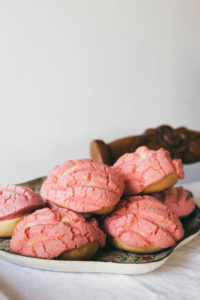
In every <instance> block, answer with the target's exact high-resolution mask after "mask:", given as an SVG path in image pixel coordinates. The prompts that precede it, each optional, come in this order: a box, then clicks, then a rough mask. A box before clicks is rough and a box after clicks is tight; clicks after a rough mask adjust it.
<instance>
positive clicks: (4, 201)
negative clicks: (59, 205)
mask: <svg viewBox="0 0 200 300" xmlns="http://www.w3.org/2000/svg"><path fill="white" fill-rule="evenodd" d="M44 206H45V202H44V201H43V199H42V198H41V197H40V195H38V194H36V193H35V192H34V191H32V190H31V189H30V188H28V187H25V186H17V185H16V186H15V185H10V184H7V185H0V220H1V221H2V220H10V219H14V218H18V217H21V216H23V215H25V214H28V213H32V212H33V211H34V210H36V209H38V208H42V207H44Z"/></svg>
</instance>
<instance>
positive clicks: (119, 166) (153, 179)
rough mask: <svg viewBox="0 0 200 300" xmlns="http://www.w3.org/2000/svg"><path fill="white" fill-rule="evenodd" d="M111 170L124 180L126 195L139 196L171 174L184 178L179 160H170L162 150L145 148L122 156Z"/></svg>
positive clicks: (167, 154)
mask: <svg viewBox="0 0 200 300" xmlns="http://www.w3.org/2000/svg"><path fill="white" fill-rule="evenodd" d="M113 168H114V169H115V170H116V171H117V172H118V173H120V174H121V175H122V176H123V178H124V181H125V191H124V193H125V194H126V195H136V194H139V193H141V192H142V191H143V190H144V189H145V188H147V187H148V186H150V185H151V184H154V183H157V182H159V181H161V180H162V179H164V178H165V177H166V176H168V175H171V174H175V175H177V176H178V177H179V178H181V179H182V178H184V171H183V164H182V162H181V160H180V159H174V160H172V159H171V157H170V154H169V152H168V151H166V150H164V149H163V148H161V149H159V150H157V151H152V150H150V149H148V148H147V147H145V146H142V147H139V148H137V150H136V151H135V152H133V153H126V154H124V155H122V156H121V157H120V158H119V159H118V160H117V161H116V163H115V164H114V165H113Z"/></svg>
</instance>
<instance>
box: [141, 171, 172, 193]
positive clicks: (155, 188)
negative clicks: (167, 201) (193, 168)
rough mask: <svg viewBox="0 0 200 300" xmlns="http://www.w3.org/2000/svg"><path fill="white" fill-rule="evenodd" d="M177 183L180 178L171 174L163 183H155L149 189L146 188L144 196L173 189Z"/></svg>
mask: <svg viewBox="0 0 200 300" xmlns="http://www.w3.org/2000/svg"><path fill="white" fill-rule="evenodd" d="M177 181H178V176H177V175H176V174H170V175H168V176H166V177H165V178H163V179H162V180H161V181H159V182H156V183H153V184H151V185H149V186H148V187H146V188H145V189H144V190H143V191H142V194H149V193H157V192H162V191H164V190H167V189H169V188H170V187H172V186H173V185H174V184H176V183H177Z"/></svg>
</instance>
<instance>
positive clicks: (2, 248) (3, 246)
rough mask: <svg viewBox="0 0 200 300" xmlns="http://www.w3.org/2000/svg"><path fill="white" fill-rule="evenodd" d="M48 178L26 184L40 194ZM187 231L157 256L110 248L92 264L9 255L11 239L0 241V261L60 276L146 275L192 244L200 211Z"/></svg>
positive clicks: (199, 228)
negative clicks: (79, 274) (98, 274)
mask: <svg viewBox="0 0 200 300" xmlns="http://www.w3.org/2000/svg"><path fill="white" fill-rule="evenodd" d="M44 179H45V177H42V178H38V179H35V180H32V181H29V182H26V183H23V185H26V186H28V187H30V188H32V189H33V190H35V191H36V192H38V191H39V189H40V186H41V184H42V182H43V181H44ZM182 223H183V227H184V230H185V235H184V238H183V239H182V240H181V241H179V242H178V243H176V244H175V245H174V246H173V247H171V248H168V249H165V250H163V251H160V252H158V253H155V254H145V255H144V254H134V253H130V252H124V251H121V250H117V249H114V248H112V247H111V246H110V245H107V246H106V247H105V248H104V249H101V250H99V252H98V253H97V255H96V256H95V257H94V258H92V259H91V260H89V261H64V260H58V259H52V260H48V259H40V258H32V257H27V256H22V255H17V254H14V253H11V252H10V247H9V244H10V239H0V258H3V259H6V260H8V261H10V262H12V263H15V264H19V265H22V266H25V267H30V268H37V269H42V270H49V271H58V272H59V271H60V272H88V273H91V272H97V273H100V272H101V273H116V274H135V275H136V274H144V273H148V272H150V271H153V270H155V269H157V268H159V267H160V266H161V265H163V264H164V263H165V262H166V261H167V259H168V258H169V256H170V255H173V252H174V251H176V250H177V249H178V248H179V247H181V246H183V245H185V244H186V243H188V242H190V241H191V240H192V239H193V238H195V237H196V236H197V235H198V234H199V232H200V209H199V208H198V207H197V206H196V209H195V211H194V212H193V213H192V214H191V215H190V216H189V217H187V218H185V219H184V220H183V221H182Z"/></svg>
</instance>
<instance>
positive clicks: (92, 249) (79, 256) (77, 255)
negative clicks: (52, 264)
mask: <svg viewBox="0 0 200 300" xmlns="http://www.w3.org/2000/svg"><path fill="white" fill-rule="evenodd" d="M98 249H99V244H98V243H97V242H93V243H89V244H87V245H85V246H83V247H82V248H78V249H73V250H69V251H66V252H64V253H62V254H61V255H60V256H59V258H60V259H63V260H87V259H90V258H91V257H93V256H94V255H95V254H96V252H97V250H98Z"/></svg>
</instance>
